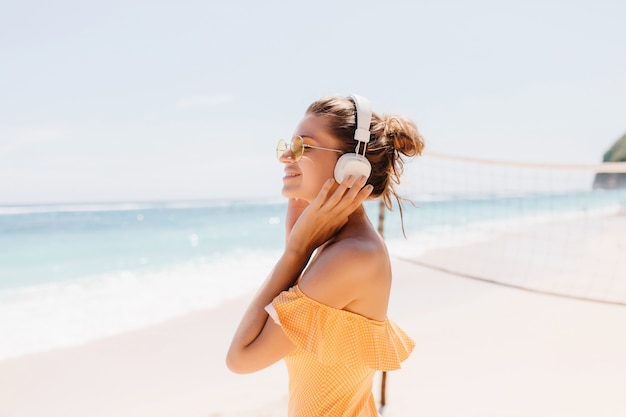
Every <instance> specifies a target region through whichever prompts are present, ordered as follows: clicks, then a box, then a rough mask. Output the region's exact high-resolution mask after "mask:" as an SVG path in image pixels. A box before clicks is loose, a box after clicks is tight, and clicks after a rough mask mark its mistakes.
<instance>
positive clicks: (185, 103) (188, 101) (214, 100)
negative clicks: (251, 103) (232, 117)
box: [176, 93, 235, 110]
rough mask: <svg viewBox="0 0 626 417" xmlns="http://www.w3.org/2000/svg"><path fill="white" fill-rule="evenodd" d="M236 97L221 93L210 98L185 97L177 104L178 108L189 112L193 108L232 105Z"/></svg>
mask: <svg viewBox="0 0 626 417" xmlns="http://www.w3.org/2000/svg"><path fill="white" fill-rule="evenodd" d="M234 99H235V97H233V96H232V95H230V94H225V93H220V94H213V95H210V96H206V95H196V96H191V97H184V98H181V99H179V100H178V101H177V102H176V108H178V109H183V110H187V109H190V108H192V107H199V106H219V105H220V104H225V103H230V102H231V101H233V100H234Z"/></svg>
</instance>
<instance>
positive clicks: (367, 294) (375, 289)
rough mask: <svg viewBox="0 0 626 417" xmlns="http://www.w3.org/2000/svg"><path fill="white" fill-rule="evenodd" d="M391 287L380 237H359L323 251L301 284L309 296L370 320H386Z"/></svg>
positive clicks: (387, 265) (339, 242)
mask: <svg viewBox="0 0 626 417" xmlns="http://www.w3.org/2000/svg"><path fill="white" fill-rule="evenodd" d="M390 286H391V268H390V265H389V256H388V254H387V250H386V248H385V245H384V243H383V242H382V240H381V239H379V238H377V236H375V238H372V237H368V236H365V237H364V236H358V235H357V236H347V237H345V238H342V239H340V240H338V241H336V242H332V243H331V244H329V245H327V246H326V247H324V248H323V250H321V251H320V253H319V254H318V255H317V256H316V257H315V258H314V259H313V261H312V262H311V264H310V265H309V266H308V267H307V269H306V271H305V272H304V274H303V276H302V279H301V280H300V282H299V287H300V288H301V289H302V291H303V292H304V293H305V294H307V295H308V296H310V297H312V298H314V299H316V300H318V301H320V302H322V303H324V304H327V305H329V306H331V307H334V308H338V309H346V310H350V311H353V312H356V313H359V314H362V315H365V316H367V317H371V318H384V315H385V313H386V306H387V301H388V294H389V288H390Z"/></svg>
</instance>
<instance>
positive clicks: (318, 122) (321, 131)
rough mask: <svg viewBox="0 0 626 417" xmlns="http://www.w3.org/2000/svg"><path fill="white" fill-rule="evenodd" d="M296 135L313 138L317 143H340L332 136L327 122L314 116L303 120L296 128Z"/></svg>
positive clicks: (308, 115)
mask: <svg viewBox="0 0 626 417" xmlns="http://www.w3.org/2000/svg"><path fill="white" fill-rule="evenodd" d="M295 135H296V136H302V137H306V138H311V139H312V140H314V141H315V142H317V143H324V144H335V143H337V142H338V140H337V139H336V138H335V137H334V136H332V135H331V134H330V131H329V129H328V125H327V122H326V121H325V120H324V119H323V118H321V117H318V116H315V115H312V114H307V115H305V116H304V117H303V118H302V120H301V121H300V123H299V124H298V126H297V127H296V131H295ZM311 139H309V140H311Z"/></svg>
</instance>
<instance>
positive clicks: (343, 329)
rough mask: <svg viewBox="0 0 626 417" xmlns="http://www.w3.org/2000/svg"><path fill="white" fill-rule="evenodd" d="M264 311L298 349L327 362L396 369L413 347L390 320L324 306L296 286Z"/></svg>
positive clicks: (324, 362) (379, 368) (412, 342)
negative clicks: (378, 319)
mask: <svg viewBox="0 0 626 417" xmlns="http://www.w3.org/2000/svg"><path fill="white" fill-rule="evenodd" d="M266 310H267V311H268V313H269V314H270V315H271V316H272V318H273V319H274V321H276V322H277V323H278V324H280V326H281V327H282V329H283V331H284V332H285V334H286V335H287V337H289V339H290V340H291V341H292V342H293V343H294V344H295V345H296V346H297V347H298V348H299V349H301V350H303V351H305V352H308V353H310V354H311V355H313V356H314V357H315V358H316V359H317V361H318V362H321V363H323V364H327V365H332V364H336V363H337V362H341V363H344V364H346V365H348V366H367V367H369V368H372V369H375V370H382V371H391V370H394V369H398V368H400V363H401V362H402V361H404V360H405V359H406V358H407V357H408V356H409V355H410V354H411V351H412V350H413V348H414V347H415V342H414V341H413V340H412V339H411V338H410V337H409V336H408V335H407V334H406V333H405V332H404V331H403V330H402V329H400V328H399V327H398V326H397V325H396V324H395V323H393V322H392V321H391V320H389V319H386V320H385V321H377V320H372V319H369V318H367V317H364V316H361V315H359V314H356V313H353V312H350V311H346V310H340V309H336V308H333V307H330V306H327V305H325V304H322V303H320V302H318V301H315V300H313V299H312V298H309V297H308V296H307V295H306V294H304V293H303V292H302V291H301V290H300V288H299V287H298V286H294V287H292V288H291V289H289V290H288V291H283V292H282V293H280V294H279V295H278V296H277V297H276V298H274V300H273V301H272V303H271V304H270V305H268V306H267V307H266ZM297 350H298V349H296V352H297Z"/></svg>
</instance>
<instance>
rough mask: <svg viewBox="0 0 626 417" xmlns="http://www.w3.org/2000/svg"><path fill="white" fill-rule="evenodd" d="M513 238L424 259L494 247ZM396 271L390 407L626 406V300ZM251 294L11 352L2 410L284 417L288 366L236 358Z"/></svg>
mask: <svg viewBox="0 0 626 417" xmlns="http://www.w3.org/2000/svg"><path fill="white" fill-rule="evenodd" d="M618 221H619V222H624V223H626V217H622V220H618ZM620 224H622V223H620ZM544 227H545V226H544ZM558 227H561V226H557V229H558ZM554 230H556V229H554ZM597 230H602V232H601V233H596V234H594V233H590V234H589V235H587V236H585V241H586V242H595V243H596V244H594V245H593V247H594V248H596V249H592V248H589V251H594V250H600V249H601V250H602V251H604V252H606V251H616V252H614V253H615V256H623V255H620V253H623V244H624V241H625V238H624V236H626V235H624V234H617V233H614V234H610V233H607V232H606V230H604V229H597ZM511 238H514V237H513V236H509V237H506V236H505V237H503V238H502V239H505V240H506V239H508V240H509V241H510V239H511ZM502 239H500V240H496V241H493V242H491V243H490V244H489V245H491V247H490V246H489V245H488V244H480V245H472V246H468V247H461V248H454V249H447V250H441V251H436V252H432V253H430V254H427V255H425V256H424V257H422V258H420V259H421V260H422V261H428V262H435V261H438V260H441V259H443V258H447V259H449V260H452V259H456V258H459V259H460V258H463V257H468V256H471V257H476V256H478V257H480V254H481V252H480V250H479V249H480V248H482V250H483V251H491V250H492V249H493V248H496V247H501V245H502V244H503V242H504V240H502ZM598 242H601V244H597V243H598ZM598 248H600V249H598ZM483 253H484V252H483ZM552 256H558V253H555V252H554V250H553V252H552ZM603 256H604V255H603ZM589 259H590V260H591V261H593V260H594V259H596V258H594V257H593V256H591V257H589ZM393 267H394V288H393V294H392V300H391V305H390V311H389V315H390V317H391V318H392V319H393V320H395V321H396V322H397V323H398V324H399V325H400V326H401V327H403V328H404V329H405V330H406V331H407V332H408V333H409V334H410V335H411V336H412V337H413V338H414V339H415V340H416V342H417V347H416V349H415V351H414V353H413V355H412V356H411V357H410V358H409V359H408V360H407V361H406V362H405V363H404V367H403V369H402V370H400V371H394V372H390V373H389V374H388V382H387V401H388V405H387V407H386V409H385V412H384V416H385V417H399V416H407V417H408V416H411V417H413V416H439V417H445V416H451V417H459V416H464V417H469V416H481V417H490V416H494V417H495V416H497V417H502V416H524V417H527V416H563V417H576V416H586V417H587V416H592V417H602V416H611V417H615V416H626V395H625V394H624V393H625V392H626V353H625V352H626V307H623V306H617V305H606V304H600V303H593V302H587V301H579V300H572V299H567V298H559V297H554V296H548V295H541V294H533V293H529V292H525V291H520V290H516V289H512V288H507V287H501V286H496V285H493V284H488V283H484V282H479V281H473V280H469V279H466V278H460V277H457V276H453V275H449V274H445V273H442V272H437V271H433V270H431V269H427V268H424V267H421V266H417V265H414V264H411V263H408V262H404V261H400V260H394V265H393ZM605 267H606V265H605V264H604V263H597V262H596V263H595V265H590V266H589V268H591V269H592V270H593V268H595V269H598V268H605ZM509 268H511V269H515V268H516V265H512V264H510V265H509ZM617 278H618V279H620V280H621V282H622V283H623V282H624V281H626V271H624V270H622V271H618V276H617ZM246 301H247V299H239V300H235V301H232V302H230V303H228V304H225V305H223V306H222V307H220V308H219V309H216V310H208V311H204V312H199V313H194V314H191V315H188V316H186V317H182V318H179V319H174V320H170V321H168V322H166V323H163V324H161V325H158V326H154V327H151V328H148V329H144V330H141V331H136V332H131V333H126V334H122V335H118V336H115V337H111V338H107V339H103V340H100V341H95V342H92V343H88V344H85V345H82V346H79V347H75V348H69V349H59V350H55V351H50V352H46V353H39V354H32V355H27V356H24V357H21V358H17V359H12V360H7V361H3V362H0V416H3V417H18V416H19V417H21V416H37V417H39V416H44V415H46V416H63V417H72V416H80V417H86V416H89V417H99V416H107V417H123V416H133V417H141V416H146V417H147V416H150V417H159V416H177V417H178V416H181V417H183V416H184V417H194V416H198V417H218V416H219V417H235V416H237V417H239V416H242V417H243V416H253V417H254V416H258V417H261V416H263V417H274V416H284V415H285V414H286V402H287V397H286V389H287V376H286V372H285V369H284V366H283V364H282V363H278V364H276V365H274V366H272V367H270V368H268V369H266V370H264V371H261V372H259V373H256V374H252V375H244V376H242V375H235V374H232V373H230V372H229V371H228V370H227V369H226V366H225V365H224V356H225V353H226V349H227V346H228V343H229V342H230V337H231V335H232V332H233V331H234V328H235V326H236V324H237V322H238V320H239V318H240V315H241V313H242V312H243V309H244V307H245V304H246ZM3 337H4V336H3ZM0 343H1V341H0ZM378 390H379V387H378V386H377V385H376V386H375V393H376V394H378Z"/></svg>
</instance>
